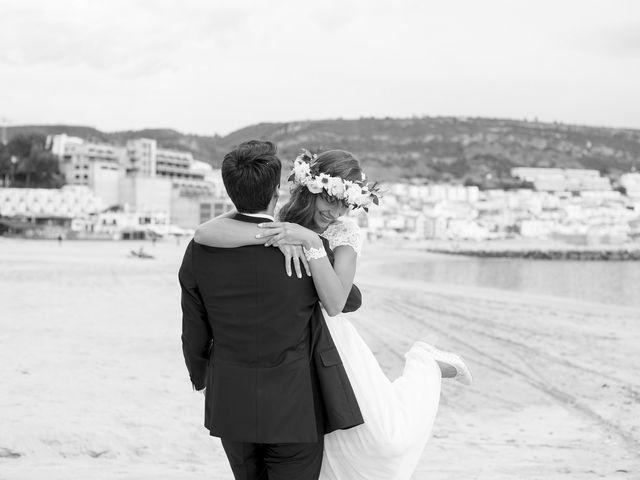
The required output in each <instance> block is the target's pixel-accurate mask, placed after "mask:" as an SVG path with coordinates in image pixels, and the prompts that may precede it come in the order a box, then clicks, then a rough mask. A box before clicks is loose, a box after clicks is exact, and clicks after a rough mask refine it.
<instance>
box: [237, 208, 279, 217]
mask: <svg viewBox="0 0 640 480" xmlns="http://www.w3.org/2000/svg"><path fill="white" fill-rule="evenodd" d="M274 211H275V208H267V209H266V210H260V211H259V212H251V215H269V216H270V217H273V212H274ZM238 213H240V214H242V213H248V212H238Z"/></svg>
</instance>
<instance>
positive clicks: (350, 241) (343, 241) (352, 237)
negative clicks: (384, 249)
mask: <svg viewBox="0 0 640 480" xmlns="http://www.w3.org/2000/svg"><path fill="white" fill-rule="evenodd" d="M322 236H323V237H325V238H326V239H327V240H328V241H329V246H330V247H331V249H332V250H334V249H335V248H337V247H340V246H342V245H348V246H350V247H352V248H353V249H354V250H355V251H356V253H357V254H358V255H360V253H361V252H362V244H363V242H364V235H363V233H362V230H361V229H360V226H359V225H358V223H357V222H356V221H355V220H353V219H351V218H341V219H339V220H336V221H335V222H333V223H332V224H331V225H329V226H328V227H327V229H326V230H325V231H324V233H323V234H322Z"/></svg>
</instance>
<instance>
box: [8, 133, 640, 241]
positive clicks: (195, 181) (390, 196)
mask: <svg viewBox="0 0 640 480" xmlns="http://www.w3.org/2000/svg"><path fill="white" fill-rule="evenodd" d="M46 149H47V150H48V151H49V152H51V154H52V158H54V159H55V160H56V161H57V162H58V169H59V173H60V174H61V175H62V177H63V179H64V182H63V183H64V185H63V186H62V187H61V188H15V187H14V186H13V185H11V178H10V176H7V175H5V177H4V179H3V180H2V185H3V186H2V188H0V234H3V235H13V236H21V237H25V238H54V239H55V238H58V239H63V238H64V239H158V238H165V237H169V236H183V235H191V234H192V232H193V230H194V229H195V228H196V226H197V225H199V224H200V223H202V222H205V221H207V220H209V219H210V218H212V217H215V216H217V215H219V214H221V213H223V212H225V211H228V210H229V209H231V208H232V207H233V205H232V204H231V202H230V201H229V199H228V198H227V196H226V192H225V189H224V185H223V183H222V177H221V173H220V170H219V169H214V168H212V167H211V166H210V165H209V164H208V163H205V162H201V161H198V160H196V159H195V158H194V157H193V154H191V153H189V152H186V151H178V150H172V149H167V148H161V147H160V146H159V145H158V143H157V141H156V140H153V139H146V138H138V139H132V140H128V141H127V142H126V143H125V144H123V145H113V144H108V143H97V142H93V141H87V140H85V139H82V138H79V137H75V136H69V135H67V134H57V135H49V136H48V137H47V139H46ZM511 176H512V177H513V178H514V179H517V180H520V181H521V182H522V184H523V185H529V186H530V188H518V189H510V190H501V189H488V190H481V189H480V188H479V187H477V186H465V185H457V184H451V183H446V184H445V183H426V182H425V181H424V180H418V179H416V180H413V181H406V182H395V183H387V184H383V192H384V198H383V200H382V201H381V203H380V206H379V207H373V208H372V209H370V211H369V213H368V215H362V214H357V215H355V218H357V220H358V222H359V224H360V225H361V226H362V227H363V228H364V229H365V230H366V232H367V235H368V237H369V238H370V239H382V238H392V239H404V240H446V241H451V240H453V241H476V242H477V241H489V240H506V239H552V240H558V241H562V242H566V243H569V244H575V245H623V244H629V243H636V242H640V173H636V172H629V173H624V174H622V175H621V176H620V178H619V179H618V180H617V185H619V186H621V187H622V188H620V187H618V188H616V189H614V188H613V186H612V183H611V180H610V179H609V178H608V177H606V176H603V175H601V173H600V172H599V171H598V170H591V169H563V168H530V167H517V168H513V169H512V171H511ZM285 190H287V187H286V185H283V199H282V200H281V202H285V201H286V197H287V195H288V191H285Z"/></svg>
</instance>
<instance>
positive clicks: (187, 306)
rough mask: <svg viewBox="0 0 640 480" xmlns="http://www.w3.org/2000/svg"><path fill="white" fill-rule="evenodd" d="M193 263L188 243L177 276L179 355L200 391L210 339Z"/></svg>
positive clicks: (209, 330) (205, 372) (210, 335)
mask: <svg viewBox="0 0 640 480" xmlns="http://www.w3.org/2000/svg"><path fill="white" fill-rule="evenodd" d="M192 263H193V242H191V243H189V246H188V247H187V251H186V252H185V255H184V259H183V260H182V265H181V266H180V271H179V272H178V280H179V281H180V288H181V289H182V298H181V306H182V353H183V354H184V361H185V363H186V364H187V370H188V371H189V377H190V378H191V383H192V384H193V387H194V388H195V389H196V390H202V389H203V388H204V387H205V379H206V375H207V362H208V361H209V353H210V350H211V344H212V342H213V336H212V334H211V329H210V327H209V322H208V319H207V312H206V310H205V308H204V304H203V302H202V297H201V296H200V292H199V291H198V285H197V282H196V278H195V274H194V271H193V265H192Z"/></svg>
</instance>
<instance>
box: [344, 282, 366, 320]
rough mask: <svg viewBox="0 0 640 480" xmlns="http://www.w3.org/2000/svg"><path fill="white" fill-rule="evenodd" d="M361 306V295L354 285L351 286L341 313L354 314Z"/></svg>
mask: <svg viewBox="0 0 640 480" xmlns="http://www.w3.org/2000/svg"><path fill="white" fill-rule="evenodd" d="M361 305H362V293H360V289H359V288H358V287H357V286H356V284H355V283H354V284H353V285H351V291H350V292H349V296H348V297H347V302H346V303H345V304H344V308H343V309H342V313H350V312H355V311H356V310H358V309H359V308H360V306H361Z"/></svg>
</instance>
